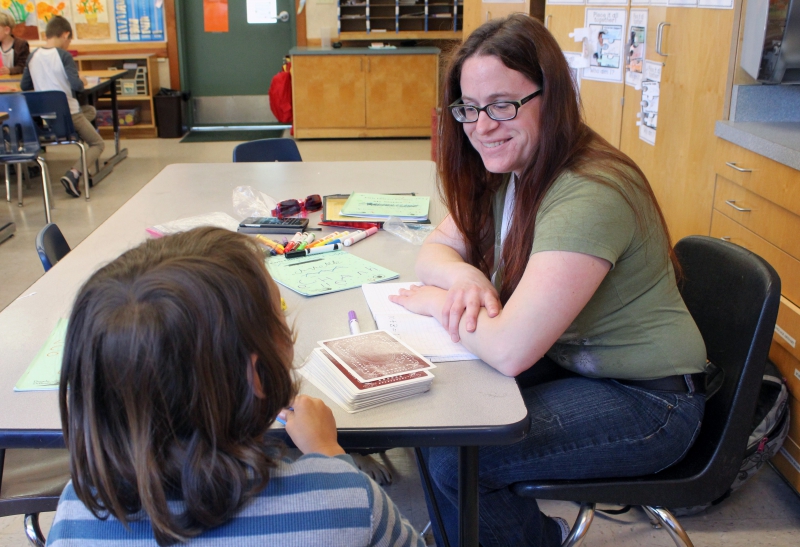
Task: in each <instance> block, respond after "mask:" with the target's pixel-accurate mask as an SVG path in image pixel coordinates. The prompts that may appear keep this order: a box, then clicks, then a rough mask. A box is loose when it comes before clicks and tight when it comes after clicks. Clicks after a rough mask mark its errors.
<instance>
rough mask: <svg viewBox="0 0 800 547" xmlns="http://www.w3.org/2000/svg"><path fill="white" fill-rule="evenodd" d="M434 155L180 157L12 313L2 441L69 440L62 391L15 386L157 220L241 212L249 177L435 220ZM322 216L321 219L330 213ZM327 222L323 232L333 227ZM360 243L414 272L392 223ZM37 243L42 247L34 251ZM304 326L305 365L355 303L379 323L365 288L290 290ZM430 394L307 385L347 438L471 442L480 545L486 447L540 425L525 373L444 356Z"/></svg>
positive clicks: (291, 191) (466, 491) (297, 192)
mask: <svg viewBox="0 0 800 547" xmlns="http://www.w3.org/2000/svg"><path fill="white" fill-rule="evenodd" d="M434 169H435V167H434V164H433V163H432V162H429V161H416V162H325V163H304V162H288V163H231V164H175V165H170V166H168V167H167V168H165V169H164V170H163V171H162V172H161V173H159V174H158V175H157V176H156V177H155V178H154V179H153V180H152V181H151V182H149V183H148V184H147V185H146V186H145V187H144V188H142V190H140V191H139V192H138V193H137V194H136V195H135V196H134V197H132V198H131V199H130V200H129V201H128V202H127V203H125V204H124V205H123V206H122V207H121V208H120V209H119V210H118V211H117V212H116V213H114V214H113V215H112V216H111V217H110V218H109V219H108V220H106V221H105V222H104V223H103V224H102V225H101V226H100V227H99V228H97V229H96V230H95V231H94V232H93V233H91V234H90V235H89V237H87V238H86V239H85V240H84V241H83V242H81V243H80V244H79V245H78V246H77V247H75V248H74V249H73V250H72V251H71V252H70V253H69V254H68V255H67V256H66V257H64V259H62V260H61V261H60V262H59V263H58V264H56V265H55V266H54V267H53V268H52V269H51V270H50V271H49V272H48V273H47V274H45V275H44V276H43V277H42V278H40V279H39V280H38V281H37V282H36V283H34V284H33V285H32V286H31V287H30V288H29V289H28V290H26V291H25V292H24V293H23V294H22V295H21V296H20V298H18V299H17V300H15V301H14V302H12V303H11V304H10V305H9V306H8V307H7V308H6V309H5V310H3V311H2V312H0V332H1V333H2V339H0V446H2V447H5V448H21V447H39V448H48V447H58V446H62V445H63V440H62V437H61V430H60V427H61V426H60V421H59V413H58V405H57V392H55V391H47V392H28V393H14V392H13V387H14V384H15V383H16V382H17V380H18V379H19V378H20V376H21V375H22V373H23V372H24V371H25V369H26V368H27V366H28V365H29V364H30V363H31V361H32V360H33V358H34V356H35V355H36V353H37V352H38V351H39V348H41V346H42V344H43V343H44V342H45V340H46V339H47V337H48V335H49V334H50V332H51V331H52V329H53V327H55V325H56V322H57V320H58V319H59V318H60V317H67V316H68V315H69V311H70V308H71V305H72V301H73V299H74V297H75V294H76V292H77V291H78V289H79V287H80V285H81V284H82V283H83V282H84V281H85V280H86V279H87V278H88V277H89V275H90V273H91V272H93V271H94V270H95V269H97V268H98V267H99V266H102V265H103V264H106V263H108V262H109V261H111V260H112V259H114V258H115V257H116V256H118V255H119V254H120V253H122V252H123V251H125V250H126V249H129V248H131V247H133V246H135V245H137V244H139V243H141V242H143V241H144V240H145V239H146V238H147V236H146V234H145V228H147V227H149V226H152V225H155V224H161V223H164V222H168V221H171V220H175V219H179V218H183V217H188V216H192V215H198V214H202V213H208V212H213V211H222V212H226V213H228V214H230V215H231V216H234V217H236V213H235V212H234V210H233V205H232V190H233V189H234V188H235V187H236V186H239V185H248V186H254V187H256V188H257V189H259V190H261V191H263V192H265V193H267V194H269V195H271V196H272V197H274V198H276V199H278V200H283V199H289V198H300V199H302V198H304V197H305V196H306V195H309V194H314V193H319V194H333V193H341V192H352V191H360V192H416V193H417V194H418V195H428V196H431V197H432V199H431V219H432V221H433V222H439V221H440V220H441V219H442V218H443V216H444V209H443V207H442V206H441V205H440V204H439V203H438V200H437V199H436V198H435V195H436V194H435V188H434V178H435V172H434ZM319 216H320V214H319V213H312V215H311V225H312V226H313V225H314V224H316V223H317V221H318V220H319ZM333 230H334V229H333V228H324V231H323V233H328V232H331V231H333ZM348 249H349V251H348V252H352V253H353V254H355V255H358V256H361V257H363V258H365V259H367V260H371V261H373V262H375V263H378V264H380V265H382V266H384V267H386V268H389V269H392V270H394V271H396V272H398V273H400V278H399V280H398V281H414V280H415V279H416V277H415V276H414V262H415V259H416V256H417V253H418V251H419V247H416V246H414V245H411V244H410V243H406V242H405V241H403V240H401V239H399V238H397V237H395V236H393V235H392V234H389V233H386V232H379V233H378V234H376V235H374V236H372V237H369V238H367V239H365V240H363V241H361V242H359V243H357V244H355V245H353V246H352V247H349V248H348ZM31 252H34V251H33V249H31ZM281 294H282V296H283V297H284V298H285V300H286V303H287V305H288V309H289V312H290V316H289V318H288V321H289V324H290V325H291V324H293V325H294V326H295V328H296V331H297V343H296V345H295V362H296V363H301V362H302V361H303V360H304V359H305V358H306V357H307V356H308V355H309V353H310V352H311V350H312V348H314V347H315V346H316V342H317V341H318V340H323V339H326V338H333V337H337V336H344V335H347V334H349V329H348V321H347V312H348V310H351V309H352V310H355V311H356V313H357V314H358V317H359V321H360V323H361V328H362V330H363V331H368V330H371V329H374V322H373V320H372V317H371V315H370V313H369V309H368V306H367V303H366V301H365V299H364V297H363V293H362V292H361V290H360V289H351V290H348V291H342V292H338V293H333V294H328V295H323V296H317V297H312V298H307V297H303V296H300V295H298V294H296V293H294V292H292V291H289V290H288V289H286V288H284V287H281ZM433 372H434V375H435V379H434V381H433V384H432V387H431V390H430V391H429V392H428V393H425V394H422V395H419V396H415V397H412V398H410V399H407V400H404V401H398V402H395V403H392V404H389V405H386V406H382V407H379V408H376V409H372V410H368V411H365V412H360V413H356V414H348V413H346V412H345V411H343V410H342V409H341V408H340V407H339V406H338V405H336V404H335V403H333V402H331V401H330V400H328V399H327V397H325V396H324V395H322V394H321V393H320V392H319V391H318V390H317V389H316V388H315V387H314V386H313V385H311V384H310V383H308V382H304V384H303V388H302V391H303V393H307V394H309V395H313V396H316V397H320V398H322V399H324V400H326V401H327V402H328V404H329V406H330V407H331V408H332V409H333V413H334V415H335V417H336V422H337V425H338V428H339V439H340V442H341V443H342V444H343V445H345V446H350V447H358V446H361V447H363V446H424V445H427V446H441V445H452V446H460V447H463V448H462V449H461V462H462V464H463V465H460V472H461V480H462V482H461V484H462V485H463V488H460V494H461V500H460V501H461V507H462V513H461V515H462V517H461V521H462V527H463V528H462V529H463V530H464V533H463V534H462V537H463V541H462V545H471V546H477V545H478V540H477V530H478V518H477V459H478V458H477V453H478V450H477V446H478V445H490V444H508V443H512V442H515V441H517V440H519V439H521V438H522V437H523V436H524V435H525V434H526V433H527V430H528V427H529V426H528V415H527V410H526V408H525V406H524V404H523V401H522V397H521V395H520V392H519V390H518V388H517V386H516V383H515V381H514V379H513V378H507V377H505V376H503V375H502V374H500V373H498V372H496V371H495V370H494V369H492V368H490V367H489V366H488V365H486V364H484V363H483V362H481V361H462V362H452V363H440V364H438V366H437V368H436V369H435V370H434V371H433Z"/></svg>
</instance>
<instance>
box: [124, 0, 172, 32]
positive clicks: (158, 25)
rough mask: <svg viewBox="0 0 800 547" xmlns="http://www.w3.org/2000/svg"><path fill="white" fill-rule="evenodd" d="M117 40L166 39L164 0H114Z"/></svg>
mask: <svg viewBox="0 0 800 547" xmlns="http://www.w3.org/2000/svg"><path fill="white" fill-rule="evenodd" d="M113 2H114V19H115V21H116V24H117V40H118V41H120V42H153V41H162V40H164V0H113Z"/></svg>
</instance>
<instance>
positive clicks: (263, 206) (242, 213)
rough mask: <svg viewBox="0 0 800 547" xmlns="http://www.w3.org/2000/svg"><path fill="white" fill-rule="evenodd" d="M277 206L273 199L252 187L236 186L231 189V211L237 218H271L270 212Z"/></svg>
mask: <svg viewBox="0 0 800 547" xmlns="http://www.w3.org/2000/svg"><path fill="white" fill-rule="evenodd" d="M277 206H278V202H277V201H276V200H275V198H273V197H271V196H268V195H267V194H265V193H264V192H259V191H258V190H256V189H255V188H253V187H252V186H237V187H236V188H234V189H233V210H234V211H236V214H237V215H239V218H242V219H245V218H248V217H271V216H272V210H273V209H275V208H276V207H277Z"/></svg>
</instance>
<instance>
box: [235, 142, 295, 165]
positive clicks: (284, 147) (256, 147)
mask: <svg viewBox="0 0 800 547" xmlns="http://www.w3.org/2000/svg"><path fill="white" fill-rule="evenodd" d="M233 161H234V162H235V163H236V162H260V161H303V158H301V157H300V150H298V149H297V144H295V142H294V140H292V139H260V140H257V141H250V142H243V143H242V144H239V145H237V146H236V148H234V149H233Z"/></svg>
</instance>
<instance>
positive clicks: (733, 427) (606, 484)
mask: <svg viewBox="0 0 800 547" xmlns="http://www.w3.org/2000/svg"><path fill="white" fill-rule="evenodd" d="M675 254H676V255H677V256H678V260H679V261H680V263H681V266H682V267H683V282H682V284H681V295H682V296H683V300H684V301H685V302H686V306H687V308H689V312H690V313H691V314H692V317H693V318H694V320H695V322H696V323H697V326H698V328H699V329H700V333H701V334H702V335H703V340H704V341H705V344H706V351H707V354H708V360H709V361H711V362H712V363H713V364H714V365H716V366H717V367H719V368H720V369H721V370H722V373H723V378H722V385H721V387H720V388H719V390H718V391H717V392H716V393H715V395H714V396H713V397H712V398H711V399H710V400H709V401H708V404H707V405H706V411H705V417H704V418H703V425H702V427H701V429H700V433H699V435H698V438H697V440H696V441H695V444H694V446H692V448H691V449H690V450H689V452H688V454H687V455H686V457H685V458H684V459H683V460H682V461H680V462H679V463H678V464H676V465H674V466H672V467H670V468H668V469H665V470H664V471H661V472H659V473H656V474H654V475H648V476H644V477H626V478H619V479H613V478H612V479H594V480H580V481H577V480H562V481H554V480H550V481H535V482H520V483H517V484H515V485H513V486H512V489H513V491H514V493H515V494H517V495H519V496H526V497H532V498H536V499H550V500H565V501H579V502H581V509H580V512H579V514H578V518H577V520H576V521H575V524H574V526H573V528H572V530H571V531H570V534H569V536H568V537H567V539H566V540H565V541H564V543H563V545H564V546H577V545H579V544H580V543H581V541H582V540H583V538H584V536H585V535H586V532H587V531H588V529H589V525H590V524H591V522H592V518H593V516H594V507H595V504H596V503H612V504H620V505H639V506H642V507H643V508H644V509H645V512H646V513H647V514H648V515H649V516H650V518H651V520H654V521H657V522H658V523H660V524H662V525H663V526H664V527H665V528H666V529H667V531H668V532H669V534H670V536H671V537H672V539H673V541H674V542H675V544H676V545H678V547H692V542H691V540H690V539H689V537H688V535H687V534H686V532H685V531H684V530H683V528H682V527H681V525H680V524H679V523H678V521H677V519H675V517H674V516H673V515H672V514H671V513H670V512H669V510H668V509H666V507H691V506H694V505H700V504H702V503H708V502H711V501H713V500H715V499H717V498H718V497H720V496H721V495H722V494H724V493H725V492H726V491H727V490H728V488H729V487H730V485H731V484H732V483H733V480H734V478H735V477H736V474H737V472H738V471H739V467H740V466H741V464H742V458H743V457H744V451H745V447H746V445H747V438H748V435H749V433H750V431H749V428H750V425H751V422H752V419H753V414H754V412H755V407H756V400H757V398H758V393H759V389H760V387H761V377H762V376H763V374H764V365H765V363H766V360H767V354H768V353H769V346H770V342H771V341H772V334H773V331H774V329H775V320H776V318H777V316H778V303H779V301H780V293H781V280H780V277H778V274H777V273H776V272H775V270H774V269H773V268H772V266H770V265H769V264H768V263H767V262H766V261H765V260H764V259H762V258H761V257H759V256H758V255H755V254H753V253H751V252H750V251H748V250H746V249H744V248H742V247H739V246H738V245H734V244H732V243H727V242H725V241H721V240H719V239H714V238H710V237H705V236H690V237H687V238H684V239H682V240H680V241H679V242H678V244H677V245H675Z"/></svg>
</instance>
